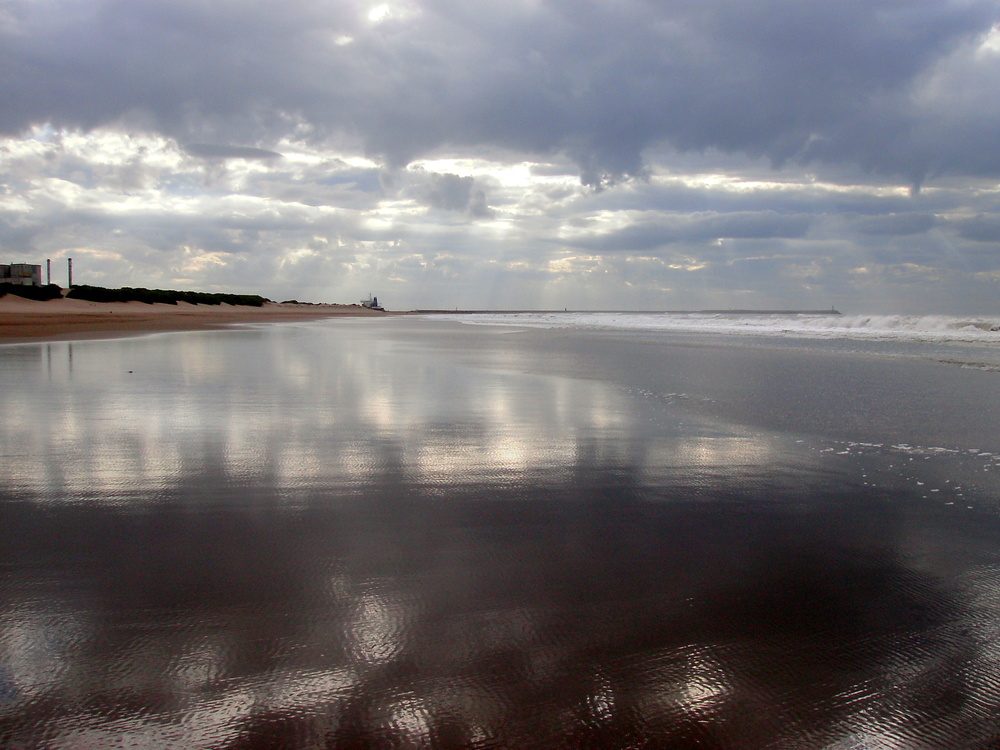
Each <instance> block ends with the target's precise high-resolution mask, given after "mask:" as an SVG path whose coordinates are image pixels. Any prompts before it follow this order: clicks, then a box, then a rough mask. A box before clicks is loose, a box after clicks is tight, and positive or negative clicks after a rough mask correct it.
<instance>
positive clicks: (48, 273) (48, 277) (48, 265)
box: [45, 258, 52, 284]
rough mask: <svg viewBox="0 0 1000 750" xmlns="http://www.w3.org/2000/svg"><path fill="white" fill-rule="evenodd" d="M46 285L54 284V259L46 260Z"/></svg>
mask: <svg viewBox="0 0 1000 750" xmlns="http://www.w3.org/2000/svg"><path fill="white" fill-rule="evenodd" d="M45 283H46V284H51V283H52V258H46V259H45Z"/></svg>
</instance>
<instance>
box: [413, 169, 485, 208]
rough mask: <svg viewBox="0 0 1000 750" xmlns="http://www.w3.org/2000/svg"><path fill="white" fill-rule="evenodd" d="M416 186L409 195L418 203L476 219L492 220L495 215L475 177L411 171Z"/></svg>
mask: <svg viewBox="0 0 1000 750" xmlns="http://www.w3.org/2000/svg"><path fill="white" fill-rule="evenodd" d="M407 177H408V178H409V179H410V180H414V181H415V183H416V184H414V185H413V186H412V187H411V188H409V189H408V190H407V192H408V193H409V194H410V195H411V196H412V197H413V198H415V199H416V200H417V201H418V202H420V203H422V204H424V205H426V206H430V207H431V208H435V209H438V210H441V211H454V212H459V213H466V214H468V215H469V216H473V217H476V218H488V217H490V216H492V215H493V211H492V210H491V209H490V207H489V206H488V205H487V203H486V191H485V189H483V188H482V187H479V186H477V185H476V180H475V179H474V178H472V177H461V176H459V175H456V174H436V173H427V172H424V171H423V170H411V171H410V172H408V173H407Z"/></svg>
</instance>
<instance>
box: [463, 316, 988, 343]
mask: <svg viewBox="0 0 1000 750" xmlns="http://www.w3.org/2000/svg"><path fill="white" fill-rule="evenodd" d="M447 318H448V319H450V320H455V321H457V322H461V323H465V324H468V325H490V326H517V327H522V328H578V329H589V330H602V329H603V330H630V331H664V332H678V333H705V334H710V333H718V334H728V335H744V336H779V337H785V338H805V339H858V340H894V341H926V342H933V343H948V342H968V343H976V344H997V345H998V346H1000V317H980V318H976V317H957V316H946V315H922V316H915V315H806V314H800V315H794V314H759V313H633V312H594V313H583V312H564V313H560V312H554V313H548V312H538V313H474V314H461V313H459V314H450V315H448V316H447Z"/></svg>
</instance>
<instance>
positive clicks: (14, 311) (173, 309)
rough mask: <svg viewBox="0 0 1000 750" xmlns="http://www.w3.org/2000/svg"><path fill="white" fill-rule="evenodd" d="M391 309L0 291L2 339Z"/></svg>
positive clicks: (108, 334)
mask: <svg viewBox="0 0 1000 750" xmlns="http://www.w3.org/2000/svg"><path fill="white" fill-rule="evenodd" d="M387 314H388V313H385V312H383V311H379V310H370V309H367V308H364V307H362V306H360V305H333V304H291V303H276V302H268V303H265V304H264V305H263V306H262V307H250V306H244V305H239V306H234V305H225V304H222V305H192V304H189V303H187V302H179V303H177V304H176V305H167V304H146V303H143V302H87V301H85V300H76V299H62V300H49V301H47V302H37V301H35V300H28V299H24V298H22V297H16V296H14V295H12V294H8V295H6V296H4V297H0V343H11V342H28V341H58V340H73V339H85V338H86V339H96V338H115V337H119V336H132V335H137V334H142V333H156V332H162V331H196V330H206V329H212V328H222V327H224V326H229V325H233V324H240V323H266V322H276V321H293V320H310V319H318V318H332V317H339V316H381V315H387Z"/></svg>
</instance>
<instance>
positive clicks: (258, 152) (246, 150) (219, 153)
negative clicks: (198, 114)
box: [184, 143, 282, 161]
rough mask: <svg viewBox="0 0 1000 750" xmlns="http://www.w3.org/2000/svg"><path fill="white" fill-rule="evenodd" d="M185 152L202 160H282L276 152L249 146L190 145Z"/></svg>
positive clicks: (186, 146) (185, 147)
mask: <svg viewBox="0 0 1000 750" xmlns="http://www.w3.org/2000/svg"><path fill="white" fill-rule="evenodd" d="M184 150H185V151H186V152H187V153H189V154H191V155H192V156H197V157H200V158H202V159H246V160H247V161H271V160H272V159H281V158H282V156H281V154H279V153H278V152H276V151H268V150H266V149H263V148H251V147H249V146H223V145H219V144H214V143H189V144H187V145H185V146H184Z"/></svg>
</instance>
